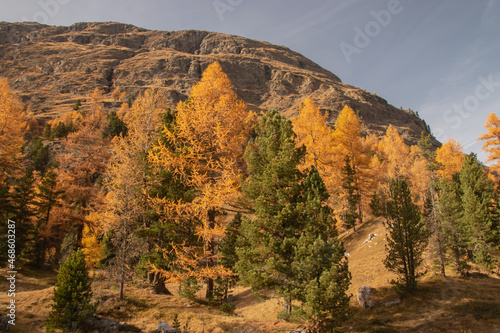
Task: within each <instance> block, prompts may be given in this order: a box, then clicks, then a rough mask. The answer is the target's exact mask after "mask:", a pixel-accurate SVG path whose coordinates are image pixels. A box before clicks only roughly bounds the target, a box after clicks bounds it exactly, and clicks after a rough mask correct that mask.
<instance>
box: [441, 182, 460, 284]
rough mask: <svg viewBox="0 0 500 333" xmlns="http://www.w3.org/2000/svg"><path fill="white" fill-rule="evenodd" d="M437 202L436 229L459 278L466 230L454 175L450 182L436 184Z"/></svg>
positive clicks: (458, 187) (458, 183)
mask: <svg viewBox="0 0 500 333" xmlns="http://www.w3.org/2000/svg"><path fill="white" fill-rule="evenodd" d="M438 187H439V198H438V200H437V219H438V224H439V225H438V228H439V229H440V230H441V231H442V232H441V235H442V240H443V247H444V248H445V249H447V250H448V251H450V252H451V254H452V256H453V261H454V262H455V269H456V271H457V273H458V275H459V276H462V275H463V274H464V268H466V263H464V262H463V260H462V259H461V257H462V256H463V254H465V253H466V250H467V237H466V230H465V228H464V226H463V222H464V219H463V214H464V212H463V207H462V191H461V189H460V178H459V175H458V174H456V175H455V176H453V178H452V179H451V180H447V179H445V178H443V179H441V180H440V181H439V183H438Z"/></svg>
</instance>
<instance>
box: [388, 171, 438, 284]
mask: <svg viewBox="0 0 500 333" xmlns="http://www.w3.org/2000/svg"><path fill="white" fill-rule="evenodd" d="M389 191H390V200H389V202H388V203H387V216H386V217H387V221H386V223H385V226H386V228H387V245H386V252H387V256H386V258H385V259H384V265H385V267H387V269H389V270H390V271H393V272H395V273H396V274H397V275H398V276H399V279H398V281H396V284H397V285H398V287H400V288H401V289H402V290H403V291H405V292H411V291H413V290H414V289H415V287H416V285H417V280H416V279H417V276H418V268H419V266H420V265H421V264H422V254H423V252H424V250H425V248H426V246H427V242H428V234H427V231H426V228H425V224H424V221H423V219H422V216H421V214H420V212H419V210H418V208H417V206H416V205H415V204H414V203H413V199H412V195H411V192H410V188H409V186H408V183H407V182H406V180H404V179H397V180H392V181H391V183H390V187H389Z"/></svg>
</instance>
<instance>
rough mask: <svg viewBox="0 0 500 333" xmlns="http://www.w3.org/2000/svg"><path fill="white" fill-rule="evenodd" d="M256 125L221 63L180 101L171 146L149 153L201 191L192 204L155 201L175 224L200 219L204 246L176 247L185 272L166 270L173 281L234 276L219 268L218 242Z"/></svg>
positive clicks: (169, 129)
mask: <svg viewBox="0 0 500 333" xmlns="http://www.w3.org/2000/svg"><path fill="white" fill-rule="evenodd" d="M252 121H253V120H252V116H251V115H250V114H249V113H248V112H247V109H246V105H245V103H243V101H241V100H239V99H238V98H237V95H236V93H235V92H234V91H233V88H232V85H231V82H230V81H229V78H228V77H227V76H226V74H224V72H223V71H222V68H221V66H220V64H219V63H217V62H215V63H213V64H211V65H210V66H208V68H207V69H206V70H205V72H204V73H203V76H202V78H201V80H200V82H198V83H197V84H196V85H195V86H194V87H193V88H192V91H191V94H190V95H189V98H188V99H187V100H186V101H184V102H179V104H178V105H177V108H176V113H175V121H174V122H173V123H172V124H171V125H170V126H167V125H166V126H165V127H164V128H163V135H164V137H165V138H166V140H167V141H168V143H169V145H168V146H167V145H165V144H164V142H158V143H156V144H155V145H154V146H153V149H152V150H151V152H150V153H149V155H148V160H149V161H150V162H151V163H152V164H153V165H154V166H156V167H157V168H160V169H163V170H165V169H166V170H169V171H171V172H173V173H174V174H175V175H176V176H179V177H180V179H181V180H182V182H183V183H184V184H185V185H187V186H189V187H191V188H194V189H195V190H196V196H195V198H194V200H193V201H192V202H188V203H186V202H181V201H177V202H174V201H170V200H164V199H158V198H157V199H154V202H155V203H156V204H158V205H160V206H161V207H162V208H163V210H164V212H165V213H166V214H167V216H168V218H169V220H170V221H176V223H181V221H183V220H190V221H193V220H195V221H199V224H198V227H197V229H196V234H197V235H198V237H200V238H201V239H202V240H203V244H204V246H203V247H201V248H200V247H198V248H188V247H185V246H179V247H176V257H177V258H178V262H177V266H178V267H179V272H176V273H168V272H164V274H165V276H166V277H167V278H169V279H182V278H183V276H184V277H186V276H195V277H197V278H203V279H211V278H216V277H218V276H224V275H225V274H229V273H230V272H229V271H228V270H226V269H224V268H222V267H220V266H218V265H214V263H215V262H217V260H216V257H217V254H216V253H215V252H214V247H213V244H214V241H215V240H216V239H220V238H221V237H223V235H224V230H225V228H224V225H223V224H222V223H221V221H220V218H221V217H222V215H221V213H222V212H223V211H224V210H225V206H226V205H230V204H231V201H232V200H234V198H235V197H236V195H237V193H238V189H239V182H238V180H239V177H240V175H241V173H242V172H243V170H242V169H241V165H242V161H243V152H244V148H245V144H246V141H247V139H248V133H249V130H250V126H249V124H250V123H251V122H252ZM202 263H206V264H204V265H202ZM209 263H211V264H209Z"/></svg>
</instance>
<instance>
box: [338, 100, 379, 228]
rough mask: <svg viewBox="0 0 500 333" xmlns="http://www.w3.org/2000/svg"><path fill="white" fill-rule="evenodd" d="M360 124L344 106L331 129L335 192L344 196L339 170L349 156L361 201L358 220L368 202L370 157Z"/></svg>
mask: <svg viewBox="0 0 500 333" xmlns="http://www.w3.org/2000/svg"><path fill="white" fill-rule="evenodd" d="M362 128H363V126H362V124H361V122H360V121H359V119H358V117H357V116H356V113H355V112H354V110H353V109H352V108H351V107H349V106H345V107H344V108H343V109H342V111H341V112H340V114H339V115H338V117H337V120H336V121H335V129H334V131H333V147H332V151H333V154H334V156H335V162H334V164H335V168H336V170H338V171H337V172H336V173H335V174H336V179H335V180H334V181H333V183H334V184H335V185H334V186H335V189H334V191H335V193H336V194H337V195H338V196H339V197H340V198H341V201H343V198H344V197H345V194H346V193H345V189H344V188H343V187H342V173H341V172H339V171H340V170H342V168H343V167H344V163H345V159H346V157H349V159H350V161H351V164H352V168H353V169H354V170H355V177H354V183H355V184H356V186H357V187H358V188H359V194H360V195H361V201H360V204H359V205H358V215H359V219H360V221H362V217H363V214H362V212H363V209H362V207H364V206H365V204H367V203H368V200H369V197H370V196H369V192H370V190H371V189H370V186H371V183H370V182H369V175H370V172H369V166H370V158H369V156H368V155H367V153H368V149H367V147H366V146H365V144H364V140H363V138H362V136H361V131H362Z"/></svg>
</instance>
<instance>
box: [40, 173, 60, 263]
mask: <svg viewBox="0 0 500 333" xmlns="http://www.w3.org/2000/svg"><path fill="white" fill-rule="evenodd" d="M56 178H57V175H56V173H55V172H54V170H52V169H50V170H49V171H47V172H46V173H45V176H44V177H43V178H42V180H41V181H40V183H39V184H38V193H37V194H36V199H35V206H36V207H37V215H38V223H37V225H36V230H37V231H41V230H44V229H46V228H47V227H48V225H49V221H50V214H51V213H52V210H53V209H54V208H55V207H57V206H60V203H59V197H60V196H61V194H62V191H58V190H57V188H56V187H57V179H56ZM47 241H48V240H47V238H46V237H42V236H40V237H38V241H37V243H38V244H37V245H36V248H37V251H36V258H34V262H35V263H36V264H38V265H42V264H43V260H44V258H45V251H46V249H47Z"/></svg>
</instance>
